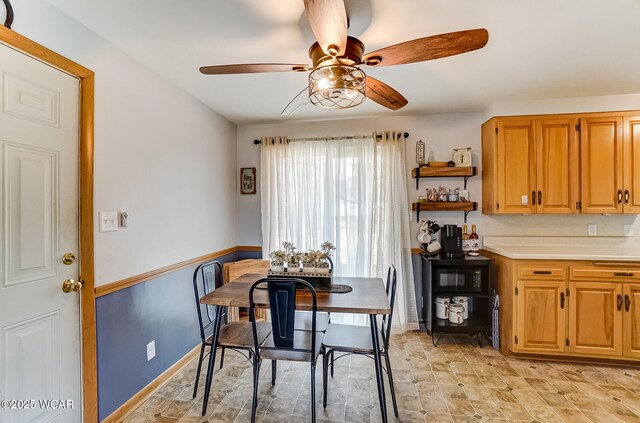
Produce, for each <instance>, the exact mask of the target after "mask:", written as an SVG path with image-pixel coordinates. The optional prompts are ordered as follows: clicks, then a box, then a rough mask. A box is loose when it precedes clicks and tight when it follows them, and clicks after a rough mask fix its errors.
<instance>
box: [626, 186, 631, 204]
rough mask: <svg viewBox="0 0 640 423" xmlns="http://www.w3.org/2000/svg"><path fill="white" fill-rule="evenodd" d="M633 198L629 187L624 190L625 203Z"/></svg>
mask: <svg viewBox="0 0 640 423" xmlns="http://www.w3.org/2000/svg"><path fill="white" fill-rule="evenodd" d="M630 198H631V193H629V190H628V189H625V190H624V203H625V204H629V199H630Z"/></svg>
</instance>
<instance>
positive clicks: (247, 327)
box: [207, 322, 271, 349]
mask: <svg viewBox="0 0 640 423" xmlns="http://www.w3.org/2000/svg"><path fill="white" fill-rule="evenodd" d="M251 330H252V329H251V323H249V322H229V323H227V324H226V325H223V326H221V327H220V336H219V338H218V346H219V347H225V348H226V347H228V348H238V347H240V348H245V349H246V348H253V334H252V333H251ZM256 331H257V332H258V340H259V341H260V342H263V341H264V340H265V339H266V338H267V336H269V334H270V333H271V325H270V324H269V323H258V324H257V325H256ZM211 342H212V337H211V336H210V337H209V338H207V343H208V344H209V345H211Z"/></svg>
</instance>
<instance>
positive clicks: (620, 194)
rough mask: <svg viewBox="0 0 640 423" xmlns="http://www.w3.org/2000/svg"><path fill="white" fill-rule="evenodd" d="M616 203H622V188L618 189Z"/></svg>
mask: <svg viewBox="0 0 640 423" xmlns="http://www.w3.org/2000/svg"><path fill="white" fill-rule="evenodd" d="M618 204H622V190H621V189H619V190H618Z"/></svg>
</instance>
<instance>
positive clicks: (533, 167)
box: [482, 117, 579, 214]
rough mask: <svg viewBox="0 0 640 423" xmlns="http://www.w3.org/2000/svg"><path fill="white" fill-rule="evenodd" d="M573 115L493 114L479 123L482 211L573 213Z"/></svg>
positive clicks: (576, 158)
mask: <svg viewBox="0 0 640 423" xmlns="http://www.w3.org/2000/svg"><path fill="white" fill-rule="evenodd" d="M576 125H577V120H576V119H574V118H564V117H563V118H553V117H550V118H544V119H543V118H541V119H526V118H519V119H516V118H494V119H491V120H490V121H488V122H486V123H485V124H484V125H483V128H482V166H483V169H482V172H483V177H482V181H483V187H482V192H483V205H482V207H483V212H484V213H485V214H510V213H517V214H530V213H575V212H576V208H577V207H576V206H577V202H578V196H579V189H578V184H579V173H578V172H579V153H578V141H577V137H576V128H577V126H576Z"/></svg>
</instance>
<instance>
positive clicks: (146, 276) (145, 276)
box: [95, 246, 262, 298]
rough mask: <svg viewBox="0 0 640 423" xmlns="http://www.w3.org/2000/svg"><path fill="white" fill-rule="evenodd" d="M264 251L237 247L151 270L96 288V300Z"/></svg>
mask: <svg viewBox="0 0 640 423" xmlns="http://www.w3.org/2000/svg"><path fill="white" fill-rule="evenodd" d="M247 250H249V251H262V247H255V246H236V247H231V248H227V249H225V250H220V251H216V252H214V253H211V254H205V255H203V256H200V257H195V258H192V259H189V260H185V261H181V262H179V263H175V264H171V265H169V266H165V267H161V268H160V269H155V270H150V271H148V272H145V273H142V274H140V275H136V276H131V277H128V278H126V279H122V280H119V281H116V282H111V283H108V284H105V285H100V286H98V287H96V289H95V292H96V298H97V297H102V296H104V295H108V294H112V293H114V292H116V291H120V290H121V289H126V288H129V287H131V286H133V285H137V284H139V283H142V282H146V281H148V280H150V279H154V278H157V277H159V276H163V275H166V274H169V273H172V272H175V271H177V270H180V269H184V268H186V267H189V266H194V265H197V264H200V263H205V262H207V261H209V260H215V259H217V258H218V257H222V256H224V255H227V254H231V253H235V252H236V251H247Z"/></svg>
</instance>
